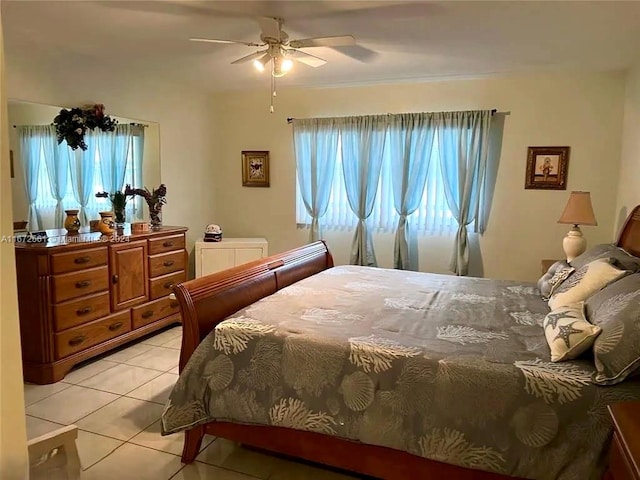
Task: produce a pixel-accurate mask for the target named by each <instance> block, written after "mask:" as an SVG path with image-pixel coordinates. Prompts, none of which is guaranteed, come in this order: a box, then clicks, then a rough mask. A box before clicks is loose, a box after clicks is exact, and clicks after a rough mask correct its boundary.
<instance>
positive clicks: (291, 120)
mask: <svg viewBox="0 0 640 480" xmlns="http://www.w3.org/2000/svg"><path fill="white" fill-rule="evenodd" d="M496 113H498V110H497V109H496V108H494V109H492V110H491V115H495V114H496ZM500 113H504V114H505V115H511V112H500ZM388 115H392V114H388ZM294 120H295V118H293V117H287V123H292V122H293V121H294Z"/></svg>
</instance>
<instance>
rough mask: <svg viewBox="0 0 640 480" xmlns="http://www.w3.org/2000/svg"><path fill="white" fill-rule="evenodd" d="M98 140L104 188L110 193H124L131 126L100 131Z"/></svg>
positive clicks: (118, 126)
mask: <svg viewBox="0 0 640 480" xmlns="http://www.w3.org/2000/svg"><path fill="white" fill-rule="evenodd" d="M96 138H97V148H98V155H99V157H100V175H101V179H102V187H103V188H104V191H105V192H109V193H114V192H117V191H122V190H123V189H124V174H125V171H126V169H127V158H128V157H129V148H130V146H131V125H129V124H128V123H127V124H119V125H116V127H115V129H114V130H113V131H112V132H101V131H98V133H97V135H96Z"/></svg>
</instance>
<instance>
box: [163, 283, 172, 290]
mask: <svg viewBox="0 0 640 480" xmlns="http://www.w3.org/2000/svg"><path fill="white" fill-rule="evenodd" d="M163 287H164V288H166V289H169V288H173V282H167V283H165V284H164V285H163Z"/></svg>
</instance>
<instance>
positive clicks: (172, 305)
mask: <svg viewBox="0 0 640 480" xmlns="http://www.w3.org/2000/svg"><path fill="white" fill-rule="evenodd" d="M178 312H180V305H179V304H178V301H177V300H171V299H170V298H169V297H163V298H159V299H158V300H154V301H153V302H149V303H145V304H144V305H140V306H139V307H134V308H132V309H131V323H132V324H133V328H140V327H142V326H144V325H147V324H149V323H153V322H155V321H156V320H160V319H161V318H164V317H168V316H169V315H173V314H174V313H178Z"/></svg>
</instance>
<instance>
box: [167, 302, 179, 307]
mask: <svg viewBox="0 0 640 480" xmlns="http://www.w3.org/2000/svg"><path fill="white" fill-rule="evenodd" d="M179 305H180V304H179V303H178V302H177V301H174V302H170V303H169V306H170V307H171V308H176V307H177V306H179Z"/></svg>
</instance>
